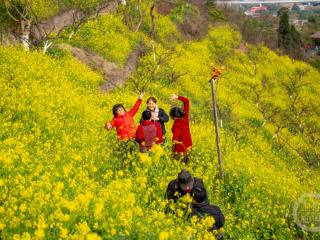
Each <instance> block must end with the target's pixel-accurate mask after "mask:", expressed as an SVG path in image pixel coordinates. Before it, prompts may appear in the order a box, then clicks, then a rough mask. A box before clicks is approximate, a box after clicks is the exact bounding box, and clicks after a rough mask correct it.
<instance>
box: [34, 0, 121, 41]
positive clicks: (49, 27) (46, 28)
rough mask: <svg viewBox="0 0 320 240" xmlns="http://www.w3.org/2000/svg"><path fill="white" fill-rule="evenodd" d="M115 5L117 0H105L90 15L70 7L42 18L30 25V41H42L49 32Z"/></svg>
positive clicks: (106, 11)
mask: <svg viewBox="0 0 320 240" xmlns="http://www.w3.org/2000/svg"><path fill="white" fill-rule="evenodd" d="M117 7H118V1H117V0H113V1H105V3H103V4H102V5H100V6H99V7H98V8H97V9H96V10H95V12H94V13H93V14H92V15H90V16H86V13H85V12H84V11H81V10H73V9H71V10H68V11H66V12H63V13H60V14H58V15H56V16H54V17H51V18H49V19H47V20H43V21H41V22H39V23H37V24H33V25H32V26H31V38H32V42H33V44H38V43H40V42H41V41H43V39H45V38H46V36H47V35H48V34H50V33H51V32H56V33H57V32H59V31H61V30H62V29H64V28H66V27H70V26H72V25H74V24H77V23H79V22H81V21H83V20H84V19H85V18H87V17H96V16H100V15H104V14H109V13H110V12H112V11H114V10H115V9H116V8H117Z"/></svg>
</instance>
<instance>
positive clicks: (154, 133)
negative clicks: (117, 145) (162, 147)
mask: <svg viewBox="0 0 320 240" xmlns="http://www.w3.org/2000/svg"><path fill="white" fill-rule="evenodd" d="M151 117H152V114H151V112H150V111H149V110H145V111H144V112H143V113H142V120H143V121H142V123H141V124H140V125H139V126H138V129H137V135H136V140H137V142H138V143H139V146H140V152H147V151H149V150H150V149H151V147H152V145H153V144H154V143H157V144H161V143H162V128H161V125H160V123H159V122H155V121H151Z"/></svg>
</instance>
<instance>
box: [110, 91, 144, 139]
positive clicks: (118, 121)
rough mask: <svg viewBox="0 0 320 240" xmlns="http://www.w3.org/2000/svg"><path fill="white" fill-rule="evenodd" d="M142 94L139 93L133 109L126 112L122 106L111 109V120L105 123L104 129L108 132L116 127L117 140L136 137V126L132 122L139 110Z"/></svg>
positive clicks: (117, 105)
mask: <svg viewBox="0 0 320 240" xmlns="http://www.w3.org/2000/svg"><path fill="white" fill-rule="evenodd" d="M143 95H144V93H141V94H140V96H139V99H138V100H137V102H136V103H135V105H134V106H133V108H132V109H131V110H130V111H129V112H127V111H126V110H125V108H124V107H123V105H122V104H116V105H114V106H113V108H112V112H113V115H114V117H113V119H112V120H111V121H110V122H106V123H105V128H106V129H107V130H108V131H110V130H111V129H112V128H113V127H116V130H117V135H118V138H119V140H123V141H127V140H132V139H134V138H135V137H136V126H135V124H134V121H133V117H134V115H135V114H136V113H137V111H138V110H139V107H140V105H141V102H142V97H143Z"/></svg>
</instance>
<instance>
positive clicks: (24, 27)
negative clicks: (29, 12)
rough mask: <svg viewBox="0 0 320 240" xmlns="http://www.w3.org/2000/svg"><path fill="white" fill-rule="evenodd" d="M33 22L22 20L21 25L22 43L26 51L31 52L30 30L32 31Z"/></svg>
mask: <svg viewBox="0 0 320 240" xmlns="http://www.w3.org/2000/svg"><path fill="white" fill-rule="evenodd" d="M31 22H32V21H31V20H29V19H22V20H21V21H20V24H21V43H22V46H23V48H24V49H25V50H26V51H29V50H30V30H31Z"/></svg>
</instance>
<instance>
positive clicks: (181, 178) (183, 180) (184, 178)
mask: <svg viewBox="0 0 320 240" xmlns="http://www.w3.org/2000/svg"><path fill="white" fill-rule="evenodd" d="M178 182H179V183H180V184H189V183H190V182H192V176H191V174H190V173H189V172H188V171H187V170H185V169H182V170H181V172H180V173H179V174H178Z"/></svg>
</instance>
